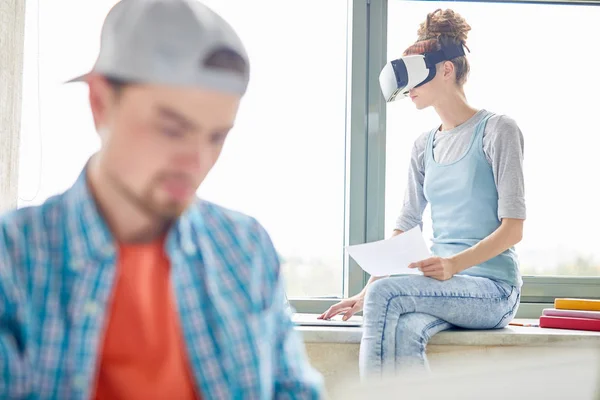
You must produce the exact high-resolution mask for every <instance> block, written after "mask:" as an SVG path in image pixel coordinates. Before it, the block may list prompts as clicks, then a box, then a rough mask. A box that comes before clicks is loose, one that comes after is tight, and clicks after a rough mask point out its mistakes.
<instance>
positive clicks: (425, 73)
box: [379, 43, 465, 103]
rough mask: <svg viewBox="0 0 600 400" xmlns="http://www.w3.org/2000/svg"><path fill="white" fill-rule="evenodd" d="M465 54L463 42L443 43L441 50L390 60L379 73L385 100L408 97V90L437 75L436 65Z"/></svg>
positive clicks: (390, 100)
mask: <svg viewBox="0 0 600 400" xmlns="http://www.w3.org/2000/svg"><path fill="white" fill-rule="evenodd" d="M464 55H465V50H464V48H463V45H462V44H454V43H451V44H442V48H441V50H438V51H433V52H430V53H424V54H416V55H410V56H404V57H401V58H399V59H397V60H393V61H390V62H388V63H387V64H386V65H385V66H384V67H383V69H382V70H381V73H380V74H379V86H380V87H381V92H382V94H383V97H384V98H385V101H386V102H388V103H390V102H392V101H395V100H398V99H403V98H406V97H408V92H409V91H410V90H411V89H413V88H416V87H419V86H422V85H424V84H426V83H427V82H429V81H430V80H432V79H433V78H434V77H435V71H436V68H435V66H436V65H437V64H438V63H440V62H442V61H450V60H453V59H455V58H457V57H461V56H464Z"/></svg>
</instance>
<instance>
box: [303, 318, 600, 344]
mask: <svg viewBox="0 0 600 400" xmlns="http://www.w3.org/2000/svg"><path fill="white" fill-rule="evenodd" d="M514 322H520V323H525V324H537V322H538V321H537V320H535V319H516V320H515V321H514ZM296 329H297V330H298V331H299V332H300V333H301V334H302V337H303V339H304V342H305V343H348V344H358V343H360V339H361V336H362V328H360V327H338V326H298V327H297V328H296ZM573 342H577V344H582V345H585V344H591V345H600V332H590V331H574V330H565V329H545V328H537V327H521V326H508V327H506V328H504V329H493V330H459V329H457V330H448V331H444V332H440V333H438V334H437V335H435V336H434V337H433V338H431V340H430V341H429V344H431V345H448V346H539V345H544V344H554V345H559V344H561V343H569V344H570V345H571V344H573Z"/></svg>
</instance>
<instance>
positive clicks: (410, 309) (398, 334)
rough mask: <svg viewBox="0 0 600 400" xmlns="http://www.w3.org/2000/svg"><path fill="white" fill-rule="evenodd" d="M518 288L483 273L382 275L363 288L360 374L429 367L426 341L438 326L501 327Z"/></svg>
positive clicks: (514, 305)
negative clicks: (447, 276) (443, 278)
mask: <svg viewBox="0 0 600 400" xmlns="http://www.w3.org/2000/svg"><path fill="white" fill-rule="evenodd" d="M519 297H520V288H517V287H513V286H510V285H508V284H506V283H501V282H496V281H493V280H491V279H488V278H480V277H475V276H468V275H455V276H454V277H453V278H451V279H449V280H447V281H438V280H436V279H433V278H428V277H425V276H420V275H410V276H402V277H391V278H384V279H380V280H378V281H375V282H373V283H372V284H371V285H369V287H368V288H367V293H366V296H365V303H364V311H363V336H362V340H361V345H360V357H359V358H360V362H359V363H360V372H361V376H362V377H367V376H381V375H382V374H386V375H387V374H393V373H396V372H398V371H399V370H403V369H404V368H410V370H411V371H413V372H414V371H415V369H421V370H425V371H427V370H428V369H429V366H428V363H427V357H426V355H425V346H426V345H427V342H428V341H429V339H430V338H431V337H432V336H433V335H435V334H436V333H438V332H441V331H443V330H447V329H450V328H452V327H460V328H467V329H494V328H503V327H505V326H506V325H507V324H508V323H509V322H510V321H511V320H512V319H513V317H514V315H515V314H516V312H517V308H518V305H519Z"/></svg>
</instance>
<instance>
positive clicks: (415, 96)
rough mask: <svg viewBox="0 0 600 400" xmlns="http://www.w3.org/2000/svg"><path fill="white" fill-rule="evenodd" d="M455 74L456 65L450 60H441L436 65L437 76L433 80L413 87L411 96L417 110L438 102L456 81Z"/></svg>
mask: <svg viewBox="0 0 600 400" xmlns="http://www.w3.org/2000/svg"><path fill="white" fill-rule="evenodd" d="M453 75H454V65H453V64H452V63H451V62H449V61H445V62H441V63H439V64H437V65H436V73H435V77H434V78H433V79H432V80H431V81H429V82H427V83H426V84H424V85H422V86H419V87H416V88H414V89H411V90H410V92H409V96H410V99H411V100H412V101H413V103H414V104H415V106H416V107H417V110H423V109H425V108H427V107H431V106H435V104H436V102H437V101H438V100H439V99H440V98H441V97H442V96H444V94H445V93H446V92H447V91H448V90H449V89H450V87H449V86H450V85H452V84H453V83H454V80H453Z"/></svg>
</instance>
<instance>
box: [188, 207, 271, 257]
mask: <svg viewBox="0 0 600 400" xmlns="http://www.w3.org/2000/svg"><path fill="white" fill-rule="evenodd" d="M194 207H195V209H196V211H197V212H196V213H191V214H190V215H192V217H191V218H192V223H193V224H197V226H203V227H204V228H205V229H206V231H207V232H209V233H210V234H211V235H213V236H215V235H219V236H220V237H226V236H230V237H235V239H236V242H237V243H238V244H240V245H242V246H243V247H246V246H255V245H256V244H257V243H258V242H260V243H261V244H262V245H265V244H266V245H271V242H270V237H269V235H268V233H267V231H266V229H265V228H264V227H263V225H262V224H261V223H260V222H259V221H258V220H257V219H256V218H255V217H253V216H250V215H248V214H246V213H244V212H241V211H237V210H233V209H231V208H227V207H224V206H221V205H218V204H215V203H213V202H210V201H207V200H202V199H199V200H198V201H197V202H196V203H195V205H194Z"/></svg>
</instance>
